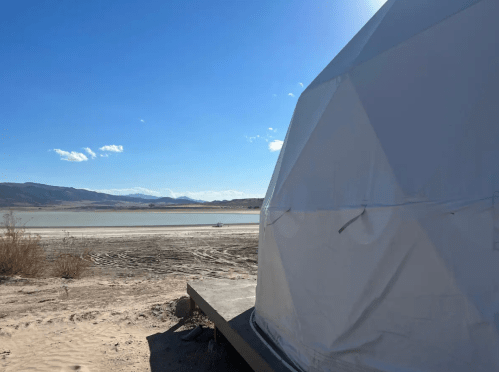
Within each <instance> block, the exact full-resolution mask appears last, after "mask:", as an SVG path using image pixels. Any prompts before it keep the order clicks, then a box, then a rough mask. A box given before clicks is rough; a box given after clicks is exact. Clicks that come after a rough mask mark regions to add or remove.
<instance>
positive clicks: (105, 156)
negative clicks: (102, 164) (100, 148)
mask: <svg viewBox="0 0 499 372" xmlns="http://www.w3.org/2000/svg"><path fill="white" fill-rule="evenodd" d="M100 157H101V158H108V157H109V154H104V155H103V154H100Z"/></svg>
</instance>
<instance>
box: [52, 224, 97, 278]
mask: <svg viewBox="0 0 499 372" xmlns="http://www.w3.org/2000/svg"><path fill="white" fill-rule="evenodd" d="M62 246H63V247H62V249H61V250H60V251H59V253H58V254H56V256H55V261H54V263H53V269H52V273H53V275H54V276H56V277H58V278H65V279H77V278H80V277H81V276H82V275H83V274H85V273H86V272H87V271H88V269H89V268H90V267H91V266H92V259H91V257H90V254H91V253H92V250H91V249H90V248H89V247H88V242H87V241H86V240H85V239H83V238H82V239H81V240H80V239H77V238H75V237H74V236H70V235H69V233H68V232H66V233H65V236H64V238H63V239H62Z"/></svg>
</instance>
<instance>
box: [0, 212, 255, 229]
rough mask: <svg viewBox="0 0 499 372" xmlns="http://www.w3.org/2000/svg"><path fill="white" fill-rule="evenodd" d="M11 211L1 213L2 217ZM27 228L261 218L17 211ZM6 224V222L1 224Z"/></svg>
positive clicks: (228, 221)
mask: <svg viewBox="0 0 499 372" xmlns="http://www.w3.org/2000/svg"><path fill="white" fill-rule="evenodd" d="M7 212H8V211H4V210H2V211H0V214H1V215H0V217H2V216H3V214H5V213H7ZM14 215H15V217H17V218H20V219H21V222H20V225H24V224H26V225H25V226H26V227H94V226H109V227H111V226H170V225H207V224H215V223H217V222H222V223H224V224H235V223H258V221H259V218H260V215H258V214H243V213H167V212H158V213H155V212H51V211H45V212H44V211H41V212H36V211H35V212H21V211H18V212H16V211H14ZM0 222H3V219H2V220H1V221H0Z"/></svg>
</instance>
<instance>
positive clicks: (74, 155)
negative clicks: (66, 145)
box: [54, 149, 88, 162]
mask: <svg viewBox="0 0 499 372" xmlns="http://www.w3.org/2000/svg"><path fill="white" fill-rule="evenodd" d="M54 151H55V152H57V153H58V154H59V155H61V160H66V161H76V162H80V161H87V160H88V158H87V157H86V156H85V154H82V153H81V152H76V151H71V152H68V151H64V150H60V149H54Z"/></svg>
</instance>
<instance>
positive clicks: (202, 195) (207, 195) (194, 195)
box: [86, 187, 265, 201]
mask: <svg viewBox="0 0 499 372" xmlns="http://www.w3.org/2000/svg"><path fill="white" fill-rule="evenodd" d="M86 190H89V191H96V192H103V193H106V194H111V195H129V194H137V193H138V194H146V195H153V196H158V197H165V196H166V197H171V198H178V197H180V196H187V197H189V198H191V199H196V200H204V201H213V200H232V199H246V198H263V197H264V196H265V192H262V193H247V192H243V191H238V190H208V191H173V190H172V189H169V188H162V189H159V191H157V190H151V189H147V188H145V187H130V188H126V189H99V190H95V189H86Z"/></svg>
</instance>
